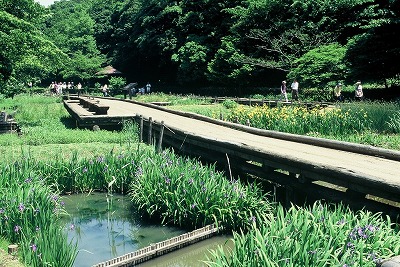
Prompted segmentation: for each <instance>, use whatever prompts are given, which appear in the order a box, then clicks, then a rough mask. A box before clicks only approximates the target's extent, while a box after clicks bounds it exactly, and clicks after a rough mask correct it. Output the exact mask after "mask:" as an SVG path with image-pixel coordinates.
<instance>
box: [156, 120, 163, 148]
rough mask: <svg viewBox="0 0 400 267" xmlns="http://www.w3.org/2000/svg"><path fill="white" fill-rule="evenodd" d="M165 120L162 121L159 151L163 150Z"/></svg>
mask: <svg viewBox="0 0 400 267" xmlns="http://www.w3.org/2000/svg"><path fill="white" fill-rule="evenodd" d="M164 127H165V126H164V121H161V129H160V137H159V139H158V145H157V152H158V153H160V152H161V146H162V140H163V136H164Z"/></svg>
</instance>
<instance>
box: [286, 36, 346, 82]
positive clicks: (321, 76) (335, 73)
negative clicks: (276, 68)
mask: <svg viewBox="0 0 400 267" xmlns="http://www.w3.org/2000/svg"><path fill="white" fill-rule="evenodd" d="M345 53H346V47H344V46H341V45H339V44H329V45H324V46H321V47H318V48H314V49H311V50H310V51H308V52H307V53H305V54H304V55H303V56H301V57H300V58H299V59H297V60H296V61H295V62H294V65H295V67H294V68H292V69H291V71H290V72H289V74H288V78H289V79H298V80H299V81H300V82H301V83H302V86H305V87H317V88H324V87H325V86H327V85H330V86H333V85H334V84H335V83H336V82H338V81H343V80H344V79H345V78H346V72H347V70H348V68H347V67H346V64H345V61H344V56H345Z"/></svg>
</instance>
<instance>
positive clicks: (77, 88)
mask: <svg viewBox="0 0 400 267" xmlns="http://www.w3.org/2000/svg"><path fill="white" fill-rule="evenodd" d="M81 90H82V84H81V83H78V85H77V86H76V91H78V97H79V96H80V95H81Z"/></svg>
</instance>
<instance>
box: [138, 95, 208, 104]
mask: <svg viewBox="0 0 400 267" xmlns="http://www.w3.org/2000/svg"><path fill="white" fill-rule="evenodd" d="M134 100H136V101H140V102H146V103H149V102H170V104H171V105H202V104H210V102H211V100H210V99H205V98H204V97H201V96H196V95H174V94H165V93H151V94H146V95H137V96H136V97H134Z"/></svg>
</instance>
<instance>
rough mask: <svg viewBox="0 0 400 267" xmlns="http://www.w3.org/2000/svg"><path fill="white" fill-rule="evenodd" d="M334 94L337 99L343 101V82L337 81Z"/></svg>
mask: <svg viewBox="0 0 400 267" xmlns="http://www.w3.org/2000/svg"><path fill="white" fill-rule="evenodd" d="M333 96H334V98H335V100H336V101H339V102H342V84H341V83H337V84H336V86H335V88H334V89H333Z"/></svg>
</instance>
